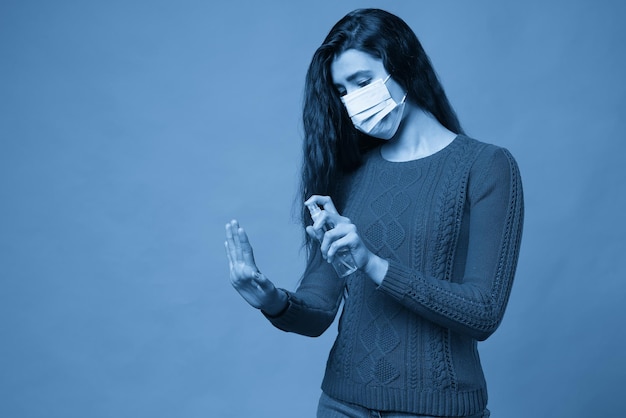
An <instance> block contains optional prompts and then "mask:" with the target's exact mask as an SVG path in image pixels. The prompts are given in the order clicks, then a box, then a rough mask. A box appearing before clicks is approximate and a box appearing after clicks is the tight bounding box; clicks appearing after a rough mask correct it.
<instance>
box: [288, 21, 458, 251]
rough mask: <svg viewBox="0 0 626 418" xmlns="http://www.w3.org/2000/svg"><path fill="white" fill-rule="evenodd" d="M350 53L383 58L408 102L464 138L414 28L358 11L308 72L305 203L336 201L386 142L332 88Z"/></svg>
mask: <svg viewBox="0 0 626 418" xmlns="http://www.w3.org/2000/svg"><path fill="white" fill-rule="evenodd" d="M348 49H356V50H359V51H362V52H365V53H368V54H370V55H372V56H373V57H375V58H378V59H381V60H382V62H383V65H384V67H385V69H386V70H387V71H388V72H389V74H391V76H392V77H393V79H394V80H395V81H396V82H398V83H399V84H400V85H401V86H402V87H403V88H404V89H405V90H406V91H407V100H411V101H412V102H413V103H416V104H417V105H418V106H419V107H420V108H422V109H423V110H425V111H427V112H430V113H431V114H432V115H433V116H434V117H435V118H436V119H437V120H438V121H439V122H440V123H441V124H442V125H443V126H445V127H446V128H448V129H449V130H451V131H452V132H455V133H457V134H460V133H463V131H462V128H461V125H460V123H459V121H458V119H457V117H456V114H455V112H454V110H453V109H452V106H451V105H450V103H449V102H448V99H447V97H446V94H445V92H444V90H443V87H442V86H441V83H440V82H439V79H438V78H437V75H436V73H435V71H434V69H433V67H432V64H431V63H430V59H429V58H428V56H427V55H426V52H424V49H423V48H422V45H421V44H420V42H419V40H418V39H417V36H416V35H415V33H414V32H413V31H412V30H411V28H410V27H409V26H408V25H407V24H406V23H405V22H404V21H403V20H402V19H400V18H399V17H397V16H395V15H393V14H391V13H389V12H386V11H384V10H380V9H358V10H354V11H352V12H350V13H348V14H347V15H346V16H345V17H343V18H342V19H341V20H340V21H339V22H337V23H336V24H335V26H333V28H332V29H331V30H330V32H329V33H328V35H327V36H326V39H324V42H323V43H322V45H321V46H320V47H319V48H318V49H317V51H315V54H314V55H313V59H312V60H311V64H310V65H309V69H308V71H307V75H306V82H305V92H304V106H303V113H302V119H303V124H304V144H303V161H302V178H301V184H300V196H301V198H302V201H304V200H305V199H307V198H308V197H309V196H311V195H312V194H319V195H328V196H331V197H332V198H333V201H334V202H337V199H336V198H337V196H336V194H337V186H338V183H339V182H338V181H337V180H338V179H339V178H340V177H341V176H342V175H343V174H345V173H349V172H350V171H353V170H354V169H356V168H357V167H359V165H360V164H361V161H362V156H363V154H364V153H365V152H367V151H368V150H370V149H372V148H373V147H375V146H377V145H379V144H381V142H382V141H381V140H377V139H375V138H372V137H370V136H367V135H365V134H363V133H361V132H359V131H358V130H356V129H355V128H354V126H353V125H352V122H351V121H350V118H349V117H348V114H347V113H346V111H345V109H344V106H343V104H342V103H341V100H340V97H339V93H338V92H337V90H336V89H335V87H334V86H333V80H332V76H331V72H330V65H331V63H332V61H333V59H334V58H335V57H337V56H338V55H339V54H341V53H342V52H344V51H346V50H348ZM338 209H339V210H341V208H338ZM301 216H302V223H303V225H309V224H310V223H311V222H310V218H309V216H308V211H307V209H306V208H303V209H302V214H301ZM305 236H306V234H305ZM307 243H308V244H310V241H308V237H307Z"/></svg>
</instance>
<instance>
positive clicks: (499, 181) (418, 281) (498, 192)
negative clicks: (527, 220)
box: [380, 149, 523, 340]
mask: <svg viewBox="0 0 626 418" xmlns="http://www.w3.org/2000/svg"><path fill="white" fill-rule="evenodd" d="M483 163H484V164H479V165H478V168H477V167H476V165H475V167H474V168H473V169H472V173H471V174H470V183H469V186H468V202H469V241H468V250H467V259H466V263H465V270H464V274H463V277H462V279H461V280H459V282H458V283H453V282H449V281H444V280H439V279H437V278H434V277H429V276H427V275H425V274H423V273H421V272H417V271H413V270H410V269H408V268H407V267H406V266H402V265H400V264H398V263H395V262H389V266H388V269H387V272H386V274H385V277H384V279H383V280H382V282H381V283H380V290H382V291H384V292H386V293H388V294H390V295H392V296H393V297H394V298H396V299H397V300H398V301H399V302H400V303H402V304H403V305H404V306H406V307H408V308H409V309H411V310H413V311H414V312H416V313H418V314H420V315H421V316H423V317H425V318H428V319H429V320H431V321H432V322H435V323H437V324H440V325H442V326H444V327H447V328H450V329H452V330H454V331H455V332H458V333H461V334H465V335H469V336H471V337H473V338H475V339H477V340H484V339H486V338H487V337H488V336H489V335H491V334H492V333H493V332H494V331H495V329H496V328H497V327H498V325H499V324H500V321H501V320H502V316H503V315H504V310H505V308H506V304H507V302H508V298H509V294H510V290H511V285H512V283H513V276H514V273H515V269H516V266H517V260H518V255H519V248H520V239H521V234H522V224H523V193H522V185H521V179H520V175H519V170H518V167H517V164H516V163H515V161H514V160H513V157H512V156H511V155H510V154H509V153H508V151H506V150H503V149H496V150H495V152H493V153H491V155H490V158H487V159H485V160H484V161H483Z"/></svg>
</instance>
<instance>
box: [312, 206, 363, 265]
mask: <svg viewBox="0 0 626 418" xmlns="http://www.w3.org/2000/svg"><path fill="white" fill-rule="evenodd" d="M306 207H307V208H308V209H309V213H310V214H311V219H313V222H315V221H317V220H318V219H319V217H320V215H321V214H322V209H320V207H319V206H318V205H317V203H310V204H308V205H307V206H306ZM333 226H334V225H332V224H330V225H329V224H328V223H326V224H325V225H324V231H329V230H330V229H332V228H333ZM332 265H333V267H334V268H335V271H336V272H337V274H338V275H339V277H345V276H347V275H349V274H351V273H354V272H355V271H356V269H357V267H356V262H355V261H354V257H352V253H350V250H349V249H347V248H342V249H340V250H339V251H337V253H336V254H335V260H334V261H333V263H332Z"/></svg>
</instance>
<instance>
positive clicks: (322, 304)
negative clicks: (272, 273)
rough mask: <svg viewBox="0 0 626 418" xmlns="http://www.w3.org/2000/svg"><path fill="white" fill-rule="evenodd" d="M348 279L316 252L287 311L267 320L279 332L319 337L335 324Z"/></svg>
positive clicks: (288, 304) (290, 298)
mask: <svg viewBox="0 0 626 418" xmlns="http://www.w3.org/2000/svg"><path fill="white" fill-rule="evenodd" d="M345 283H346V280H345V278H339V277H338V276H337V273H335V271H334V270H333V268H332V266H331V265H330V264H328V263H326V262H325V261H324V259H323V258H322V256H321V253H320V251H319V248H318V249H317V250H316V251H315V253H314V254H313V256H312V257H311V260H309V263H308V265H307V268H306V270H305V272H304V275H303V277H302V281H301V282H300V285H299V286H298V289H297V290H296V291H295V292H290V291H288V290H284V289H283V290H284V291H285V292H286V293H287V297H288V303H287V307H286V308H285V309H284V310H283V311H282V312H281V313H280V314H279V315H277V316H269V315H267V314H264V315H265V317H266V318H267V319H268V320H269V321H270V322H271V323H272V324H273V325H274V326H275V327H277V328H279V329H281V330H283V331H287V332H295V333H297V334H302V335H306V336H309V337H318V336H320V335H322V333H324V331H326V329H328V327H329V326H330V325H331V324H332V322H333V321H334V319H335V316H336V315H337V311H338V310H339V305H340V304H341V300H342V296H343V289H344V287H345Z"/></svg>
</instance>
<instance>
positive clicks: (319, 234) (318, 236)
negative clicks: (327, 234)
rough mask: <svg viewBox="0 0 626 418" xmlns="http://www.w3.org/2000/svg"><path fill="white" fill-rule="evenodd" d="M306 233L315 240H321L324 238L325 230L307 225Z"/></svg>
mask: <svg viewBox="0 0 626 418" xmlns="http://www.w3.org/2000/svg"><path fill="white" fill-rule="evenodd" d="M306 233H307V234H308V235H309V236H310V237H311V238H312V239H315V240H318V241H321V240H322V239H323V238H324V232H323V231H321V230H319V229H315V228H314V227H312V226H307V227H306Z"/></svg>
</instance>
